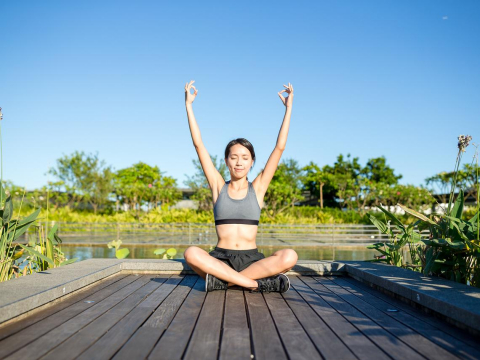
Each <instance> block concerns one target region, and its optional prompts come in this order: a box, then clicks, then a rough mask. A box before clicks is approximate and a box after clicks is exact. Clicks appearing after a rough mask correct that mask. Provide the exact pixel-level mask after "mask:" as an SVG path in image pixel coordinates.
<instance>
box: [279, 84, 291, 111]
mask: <svg viewBox="0 0 480 360" xmlns="http://www.w3.org/2000/svg"><path fill="white" fill-rule="evenodd" d="M283 86H285V87H286V89H283V90H282V91H279V92H278V96H280V100H282V102H283V105H285V106H286V107H287V108H289V107H291V106H292V103H293V86H292V84H290V83H288V86H287V85H283ZM283 92H286V93H287V94H288V97H283V96H282V93H283Z"/></svg>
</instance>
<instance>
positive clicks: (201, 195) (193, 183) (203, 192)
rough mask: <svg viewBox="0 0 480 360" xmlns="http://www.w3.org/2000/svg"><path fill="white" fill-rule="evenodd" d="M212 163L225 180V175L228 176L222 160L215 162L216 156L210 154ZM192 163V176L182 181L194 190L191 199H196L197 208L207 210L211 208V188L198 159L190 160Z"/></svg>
mask: <svg viewBox="0 0 480 360" xmlns="http://www.w3.org/2000/svg"><path fill="white" fill-rule="evenodd" d="M210 158H211V159H212V162H213V165H214V166H215V168H216V169H217V170H218V172H219V173H220V174H221V175H222V177H223V178H224V179H225V180H227V177H228V178H229V177H230V173H229V171H228V168H227V165H226V164H225V162H224V161H219V162H218V164H217V156H211V155H210ZM192 162H193V165H194V166H195V174H194V175H193V176H188V175H187V174H185V176H186V177H187V180H185V181H184V184H185V185H186V186H188V187H189V188H190V189H192V190H193V191H194V194H193V195H192V200H197V201H198V208H199V209H200V210H203V211H209V210H212V209H213V197H212V190H211V189H210V186H209V185H208V181H207V178H206V176H205V174H204V172H203V168H202V164H201V163H200V160H199V159H193V160H192Z"/></svg>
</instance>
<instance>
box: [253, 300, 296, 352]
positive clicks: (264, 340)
mask: <svg viewBox="0 0 480 360" xmlns="http://www.w3.org/2000/svg"><path fill="white" fill-rule="evenodd" d="M245 299H246V302H247V309H248V310H247V311H248V320H249V322H250V331H251V334H252V345H253V353H254V356H255V359H258V360H263V359H276V360H280V359H287V354H286V353H285V349H284V348H283V345H282V341H281V340H280V336H279V335H278V332H277V329H276V328H275V324H274V322H273V319H272V317H271V315H270V311H269V310H268V307H267V304H266V303H265V299H264V298H263V294H262V293H251V292H249V291H245Z"/></svg>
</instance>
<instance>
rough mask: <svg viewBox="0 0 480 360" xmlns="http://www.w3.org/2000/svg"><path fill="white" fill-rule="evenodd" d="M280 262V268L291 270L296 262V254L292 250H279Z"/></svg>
mask: <svg viewBox="0 0 480 360" xmlns="http://www.w3.org/2000/svg"><path fill="white" fill-rule="evenodd" d="M279 252H280V254H279V255H280V259H281V260H280V261H281V263H282V267H284V268H292V267H294V266H295V264H296V263H297V260H298V255H297V252H296V251H295V250H293V249H284V250H280V251H279Z"/></svg>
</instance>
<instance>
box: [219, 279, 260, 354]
mask: <svg viewBox="0 0 480 360" xmlns="http://www.w3.org/2000/svg"><path fill="white" fill-rule="evenodd" d="M225 295H226V297H225V308H224V315H223V316H224V318H223V333H222V341H221V344H220V359H221V360H229V359H245V360H249V359H251V358H250V355H251V354H252V350H251V344H250V329H249V327H248V319H247V309H246V306H245V295H244V294H243V289H242V288H240V287H236V288H232V289H229V290H228V291H227V292H226V294H225Z"/></svg>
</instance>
